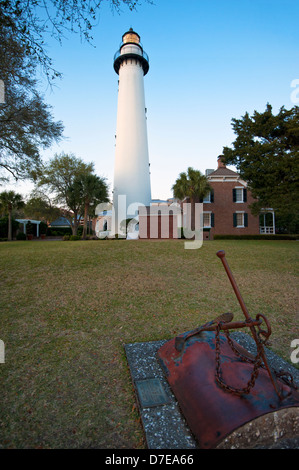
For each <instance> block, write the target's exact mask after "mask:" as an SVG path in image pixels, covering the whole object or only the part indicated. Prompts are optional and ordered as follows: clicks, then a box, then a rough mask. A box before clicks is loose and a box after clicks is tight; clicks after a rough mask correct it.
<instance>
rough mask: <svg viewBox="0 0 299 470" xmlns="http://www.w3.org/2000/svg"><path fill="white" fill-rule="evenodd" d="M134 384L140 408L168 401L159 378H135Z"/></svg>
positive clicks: (163, 403)
mask: <svg viewBox="0 0 299 470" xmlns="http://www.w3.org/2000/svg"><path fill="white" fill-rule="evenodd" d="M135 385H136V388H137V392H138V396H139V401H140V405H141V407H142V408H148V407H152V406H159V405H165V404H166V403H168V402H169V399H168V397H167V395H166V393H165V390H164V388H163V385H162V383H161V380H160V379H158V378H153V379H143V380H136V381H135Z"/></svg>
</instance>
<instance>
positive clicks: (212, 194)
mask: <svg viewBox="0 0 299 470" xmlns="http://www.w3.org/2000/svg"><path fill="white" fill-rule="evenodd" d="M210 202H214V189H212V190H211V194H210Z"/></svg>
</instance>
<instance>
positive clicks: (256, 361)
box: [215, 322, 262, 396]
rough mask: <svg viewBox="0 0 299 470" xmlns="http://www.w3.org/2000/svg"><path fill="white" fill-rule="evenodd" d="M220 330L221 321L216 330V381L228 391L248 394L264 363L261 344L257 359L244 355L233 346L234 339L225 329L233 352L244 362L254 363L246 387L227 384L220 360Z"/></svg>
mask: <svg viewBox="0 0 299 470" xmlns="http://www.w3.org/2000/svg"><path fill="white" fill-rule="evenodd" d="M220 330H221V322H218V323H217V326H216V330H215V345H216V373H215V377H216V381H217V383H218V384H219V385H220V386H221V387H222V388H223V389H224V390H226V391H228V392H231V393H235V394H236V395H239V396H241V395H247V394H248V393H250V390H251V389H252V388H253V387H254V385H255V381H256V379H257V377H258V374H259V368H260V367H261V364H262V357H261V352H262V351H261V347H260V346H259V344H258V345H257V348H258V351H257V355H256V357H255V359H250V358H248V357H246V356H244V355H243V354H241V353H240V352H239V351H237V349H236V348H235V347H234V346H233V343H232V340H231V338H230V336H229V333H228V331H227V330H226V331H225V334H226V337H227V340H228V344H229V345H230V347H231V348H232V350H233V352H234V353H235V354H236V355H237V356H238V357H240V359H241V360H243V361H244V362H249V363H251V364H254V366H253V371H252V374H251V377H250V380H249V381H248V383H247V386H246V387H244V388H235V387H232V386H231V385H228V384H226V383H225V382H224V380H223V379H222V372H221V362H220Z"/></svg>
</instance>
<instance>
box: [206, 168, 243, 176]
mask: <svg viewBox="0 0 299 470" xmlns="http://www.w3.org/2000/svg"><path fill="white" fill-rule="evenodd" d="M210 176H234V177H236V178H238V177H239V176H240V175H239V173H236V172H235V171H233V170H229V169H228V168H226V167H220V168H217V170H215V171H213V172H212V173H210V174H209V175H208V178H209V177H210Z"/></svg>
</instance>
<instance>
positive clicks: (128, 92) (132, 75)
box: [113, 28, 151, 233]
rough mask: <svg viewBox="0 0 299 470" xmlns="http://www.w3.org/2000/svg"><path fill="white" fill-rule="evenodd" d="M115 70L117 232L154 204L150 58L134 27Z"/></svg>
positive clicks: (116, 58)
mask: <svg viewBox="0 0 299 470" xmlns="http://www.w3.org/2000/svg"><path fill="white" fill-rule="evenodd" d="M114 70H115V72H116V73H117V74H118V75H119V89H118V108H117V124H116V150H115V166H114V188H113V207H114V211H115V223H116V227H115V231H116V233H117V228H118V227H119V224H120V223H121V221H122V220H124V219H125V218H131V217H134V216H135V215H136V214H137V212H136V211H137V208H138V206H140V205H145V206H150V203H151V186H150V168H149V155H148V141H147V125H146V107H145V98H144V83H143V77H144V75H146V74H147V72H148V70H149V59H148V56H147V54H146V53H145V52H144V50H143V47H142V45H141V43H140V36H139V35H138V34H137V33H135V32H134V31H133V29H132V28H131V29H130V30H129V31H127V32H126V33H125V34H124V35H123V36H122V43H121V45H120V48H119V50H118V51H117V52H116V54H115V56H114Z"/></svg>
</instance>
